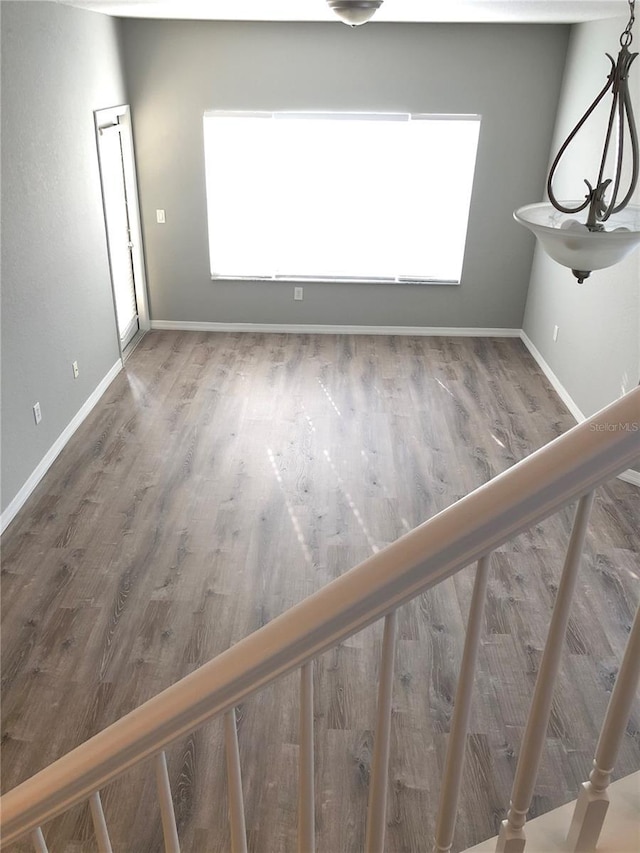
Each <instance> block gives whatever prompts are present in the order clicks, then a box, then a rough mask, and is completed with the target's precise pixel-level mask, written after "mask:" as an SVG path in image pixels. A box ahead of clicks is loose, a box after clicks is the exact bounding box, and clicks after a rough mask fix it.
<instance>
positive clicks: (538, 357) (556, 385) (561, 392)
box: [520, 329, 587, 424]
mask: <svg viewBox="0 0 640 853" xmlns="http://www.w3.org/2000/svg"><path fill="white" fill-rule="evenodd" d="M520 337H521V338H522V342H523V343H524V345H525V346H526V348H527V349H528V350H529V352H530V353H531V355H532V356H533V358H534V360H535V361H536V362H537V363H538V367H539V368H540V370H542V372H543V373H544V375H545V376H546V377H547V379H548V380H549V382H550V383H551V384H552V385H553V390H554V391H555V392H556V394H557V395H558V397H560V399H561V400H562V402H563V403H564V404H565V406H566V407H567V409H569V411H570V412H571V414H572V415H573V417H574V418H575V419H576V421H577V422H578V423H579V424H581V423H582V421H586V419H587V418H586V415H585V414H584V412H583V411H582V410H581V409H579V408H578V406H577V405H576V404H575V402H574V400H573V399H572V397H571V395H570V394H569V392H568V391H567V389H566V388H565V387H564V385H563V384H562V382H560V380H559V379H558V377H557V376H556V375H555V373H554V372H553V370H551V368H550V367H549V365H548V363H547V362H546V361H545V360H544V358H543V357H542V353H541V352H540V350H539V349H538V348H537V347H536V345H535V344H534V343H533V341H532V340H531V338H530V337H529V335H527V333H526V332H525V331H524V329H523V330H522V333H521V335H520Z"/></svg>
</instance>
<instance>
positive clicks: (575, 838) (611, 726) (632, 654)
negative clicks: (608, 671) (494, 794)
mask: <svg viewBox="0 0 640 853" xmlns="http://www.w3.org/2000/svg"><path fill="white" fill-rule="evenodd" d="M639 681H640V607H639V608H638V610H637V611H636V616H635V619H634V620H633V627H632V628H631V634H630V635H629V639H628V641H627V647H626V649H625V652H624V657H623V658H622V664H621V665H620V671H619V673H618V677H617V678H616V683H615V685H614V687H613V690H612V692H611V698H610V699H609V705H608V707H607V713H606V715H605V718H604V723H603V724H602V729H601V731H600V738H599V740H598V746H597V747H596V755H595V759H594V761H593V770H592V771H591V774H590V775H589V781H588V782H584V783H583V784H582V786H581V788H580V795H579V797H578V802H577V803H576V807H575V810H574V813H573V820H572V821H571V828H570V829H569V835H568V836H567V847H568V849H569V850H571V851H572V853H590V851H592V850H595V849H596V844H597V843H598V838H599V837H600V832H601V830H602V825H603V823H604V819H605V816H606V813H607V809H608V808H609V795H608V793H607V788H608V787H609V783H610V782H611V773H612V772H613V767H614V765H615V763H616V758H617V757H618V752H619V750H620V745H621V743H622V738H623V737H624V732H625V728H626V726H627V722H628V720H629V716H630V714H631V705H632V703H633V699H634V695H635V692H636V690H637V689H638V682H639Z"/></svg>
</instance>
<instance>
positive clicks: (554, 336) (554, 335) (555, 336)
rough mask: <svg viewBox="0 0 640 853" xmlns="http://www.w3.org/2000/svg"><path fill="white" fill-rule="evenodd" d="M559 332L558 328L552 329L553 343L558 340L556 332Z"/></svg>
mask: <svg viewBox="0 0 640 853" xmlns="http://www.w3.org/2000/svg"><path fill="white" fill-rule="evenodd" d="M559 331H560V328H559V327H558V326H554V327H553V340H554V341H557V340H558V332H559Z"/></svg>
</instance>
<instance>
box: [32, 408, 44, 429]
mask: <svg viewBox="0 0 640 853" xmlns="http://www.w3.org/2000/svg"><path fill="white" fill-rule="evenodd" d="M33 417H34V418H35V420H36V426H37V425H38V424H39V423H40V421H41V420H42V412H41V411H40V403H36V404H35V406H34V407H33Z"/></svg>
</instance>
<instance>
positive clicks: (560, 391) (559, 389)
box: [520, 329, 640, 486]
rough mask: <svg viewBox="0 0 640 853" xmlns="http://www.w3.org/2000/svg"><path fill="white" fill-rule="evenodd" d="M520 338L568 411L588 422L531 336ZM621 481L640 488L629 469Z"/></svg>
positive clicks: (637, 476) (639, 478)
mask: <svg viewBox="0 0 640 853" xmlns="http://www.w3.org/2000/svg"><path fill="white" fill-rule="evenodd" d="M520 338H521V340H522V342H523V343H524V345H525V346H526V348H527V349H528V350H529V352H530V353H531V355H532V356H533V358H534V360H535V361H536V362H537V364H538V367H539V368H540V370H541V371H542V372H543V373H544V375H545V376H546V377H547V379H548V380H549V382H550V383H551V384H552V385H553V389H554V391H555V392H556V394H557V395H558V397H560V399H561V400H562V402H563V403H564V404H565V406H566V407H567V409H569V411H570V412H571V414H572V415H573V417H574V418H575V419H576V421H577V422H578V423H579V424H581V423H582V422H583V421H586V419H587V416H586V415H585V414H584V412H583V411H582V410H581V409H580V408H579V407H578V406H577V405H576V403H575V401H574V400H573V398H572V397H571V394H569V392H568V391H567V389H566V388H565V387H564V385H563V384H562V382H560V380H559V379H558V377H557V376H556V374H555V373H554V372H553V370H552V369H551V367H550V366H549V364H548V362H547V361H546V360H545V359H544V358H543V356H542V353H541V352H540V350H539V349H538V348H537V346H536V345H535V344H534V343H533V341H532V340H531V338H530V337H529V335H528V334H527V333H526V332H525V331H524V329H522V330H521V331H520ZM618 479H619V480H624V482H625V483H632V484H633V485H634V486H640V472H638V471H633V470H631V469H629V470H628V471H624V472H623V473H622V474H618Z"/></svg>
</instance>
